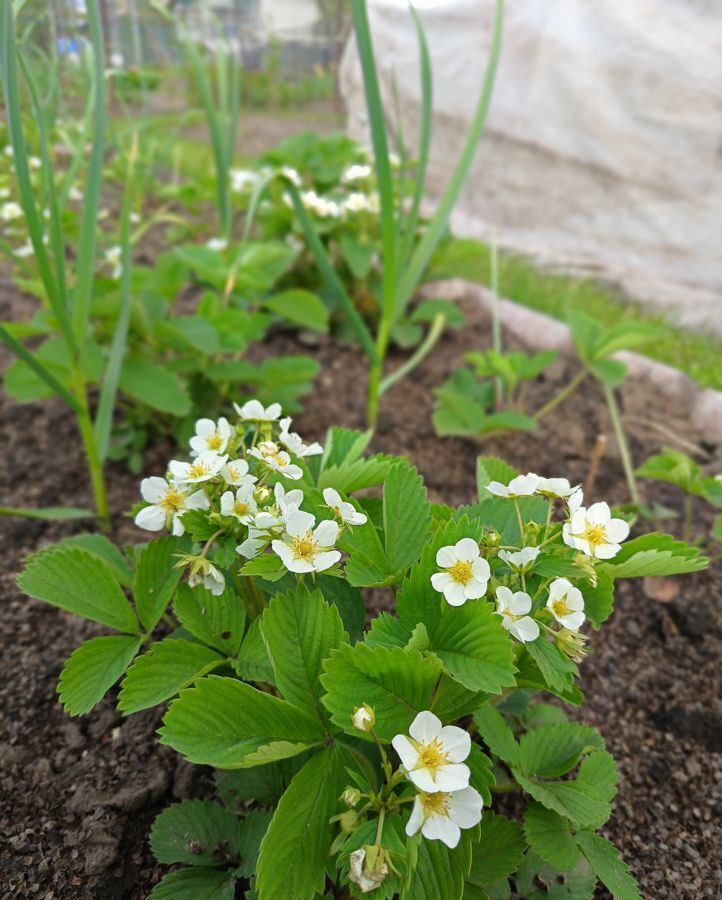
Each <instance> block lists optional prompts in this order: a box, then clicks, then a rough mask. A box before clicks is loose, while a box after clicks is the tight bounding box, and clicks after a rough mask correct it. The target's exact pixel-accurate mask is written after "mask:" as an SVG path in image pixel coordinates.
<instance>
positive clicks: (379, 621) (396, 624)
mask: <svg viewBox="0 0 722 900" xmlns="http://www.w3.org/2000/svg"><path fill="white" fill-rule="evenodd" d="M411 634H412V632H411V630H410V629H409V628H408V627H407V626H406V625H404V624H403V622H401V621H400V619H397V618H396V617H395V616H392V615H391V614H390V613H387V612H380V613H379V614H378V615H377V616H376V618H375V619H374V620H373V621H372V622H371V628H370V630H369V631H368V632H367V634H366V636H365V638H364V643H365V644H367V645H368V646H369V647H406V646H407V644H408V643H409V641H410V640H411Z"/></svg>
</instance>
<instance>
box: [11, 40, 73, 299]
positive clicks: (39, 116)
mask: <svg viewBox="0 0 722 900" xmlns="http://www.w3.org/2000/svg"><path fill="white" fill-rule="evenodd" d="M20 66H21V68H22V70H23V75H24V76H25V82H26V84H27V86H28V90H29V92H30V99H31V101H32V104H33V113H34V116H35V121H36V124H37V128H38V134H39V137H40V159H41V161H42V167H43V168H42V172H43V187H44V193H45V196H46V198H47V206H48V210H49V212H50V222H49V225H50V244H51V247H52V251H53V257H54V259H55V279H56V285H57V289H58V294H59V295H60V299H61V301H62V305H63V308H64V309H67V296H68V295H67V283H66V278H65V240H64V237H63V229H62V225H61V221H60V209H59V206H58V198H57V194H56V192H55V171H54V167H53V163H52V160H51V158H50V148H49V145H48V128H47V123H46V121H45V112H44V109H43V107H42V106H41V104H40V100H39V98H38V92H37V89H36V87H35V83H34V81H33V78H32V75H31V73H30V70H29V68H28V66H27V65H26V64H25V62H24V60H23V58H22V56H21V57H20Z"/></svg>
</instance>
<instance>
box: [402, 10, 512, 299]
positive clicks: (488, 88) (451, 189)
mask: <svg viewBox="0 0 722 900" xmlns="http://www.w3.org/2000/svg"><path fill="white" fill-rule="evenodd" d="M503 20H504V0H496V11H495V15H494V27H493V32H492V39H491V48H490V52H489V60H488V62H487V66H486V72H485V74H484V82H483V85H482V89H481V94H480V95H479V101H478V103H477V107H476V112H475V114H474V119H473V121H472V124H471V128H470V129H469V134H468V135H467V138H466V143H465V145H464V149H463V150H462V152H461V155H460V157H459V161H458V162H457V164H456V168H455V169H454V173H453V175H452V176H451V180H450V181H449V184H448V185H447V188H446V190H445V191H444V195H443V197H442V198H441V202H440V203H439V206H438V208H437V210H436V213H435V214H434V216H433V218H432V219H431V222H430V223H429V226H428V228H427V230H426V232H425V233H424V236H423V237H422V238H421V240H420V241H419V243H418V244H417V246H416V249H415V250H414V253H413V256H412V257H411V260H410V262H409V264H408V266H407V267H406V270H405V271H404V272H403V274H402V276H401V278H400V279H399V283H398V288H397V291H396V314H397V315H399V314H400V313H401V312H403V310H404V308H405V307H406V304H407V303H408V301H409V298H410V297H411V295H412V294H413V292H414V291H415V290H416V287H417V285H418V284H419V281H420V280H421V277H422V275H423V272H424V269H425V268H426V266H427V264H428V262H429V259H431V256H432V254H433V252H434V250H435V249H436V247H437V246H438V243H439V241H440V240H441V238H442V236H443V234H444V231H445V230H446V225H447V222H448V220H449V216H450V215H451V211H452V209H453V208H454V204H455V203H456V201H457V199H458V197H459V194H460V193H461V189H462V187H463V186H464V182H465V181H466V179H467V177H468V175H469V170H470V169H471V164H472V162H473V160H474V155H475V154H476V148H477V147H478V145H479V141H480V140H481V136H482V134H483V132H484V125H485V124H486V117H487V113H488V111H489V104H490V101H491V94H492V90H493V87H494V78H495V76H496V70H497V67H498V63H499V55H500V52H501V36H502V27H503Z"/></svg>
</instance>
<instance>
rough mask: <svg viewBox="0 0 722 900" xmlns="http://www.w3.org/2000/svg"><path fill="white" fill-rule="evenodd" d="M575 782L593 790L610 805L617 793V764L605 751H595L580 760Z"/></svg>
mask: <svg viewBox="0 0 722 900" xmlns="http://www.w3.org/2000/svg"><path fill="white" fill-rule="evenodd" d="M577 781H578V782H579V783H580V784H586V785H588V786H589V787H590V788H593V789H594V790H595V791H596V792H597V793H598V794H599V796H600V797H602V799H604V800H608V801H609V802H610V803H611V801H612V800H613V799H614V795H615V794H616V792H617V764H616V762H615V761H614V757H613V756H612V754H611V753H608V752H607V751H606V750H596V751H595V752H594V753H590V754H589V756H586V757H585V758H584V759H583V760H582V764H581V766H579V774H578V775H577Z"/></svg>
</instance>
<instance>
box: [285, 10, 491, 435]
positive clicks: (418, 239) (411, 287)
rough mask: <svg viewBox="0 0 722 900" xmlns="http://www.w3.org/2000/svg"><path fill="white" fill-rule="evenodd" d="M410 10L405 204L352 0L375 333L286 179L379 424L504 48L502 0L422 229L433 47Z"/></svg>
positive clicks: (438, 324)
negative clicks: (355, 344) (377, 266)
mask: <svg viewBox="0 0 722 900" xmlns="http://www.w3.org/2000/svg"><path fill="white" fill-rule="evenodd" d="M411 10H412V14H413V17H414V21H415V24H416V30H417V37H418V45H419V56H420V64H421V97H422V100H421V129H420V143H419V152H418V162H417V164H416V167H415V172H414V177H413V188H412V191H411V197H410V201H409V203H408V204H405V203H404V197H403V195H401V197H400V196H399V193H398V191H396V190H395V188H394V177H393V166H392V154H391V151H390V148H389V140H388V136H387V130H386V118H385V113H384V107H383V103H382V99H381V90H380V86H379V80H378V73H377V69H376V62H375V58H374V50H373V43H372V40H371V32H370V28H369V22H368V14H367V9H366V0H352V2H351V11H352V14H353V21H354V29H355V34H356V43H357V46H358V53H359V58H360V62H361V69H362V72H363V79H364V86H365V90H366V104H367V109H368V115H369V124H370V129H371V142H372V147H373V156H374V167H375V171H376V180H377V184H378V192H379V208H380V232H381V246H380V258H381V270H382V283H381V287H380V300H379V306H380V318H379V321H378V326H377V329H376V332H375V334H372V333H371V332H370V331H369V328H368V326H367V325H366V323H365V322H364V320H363V318H362V317H361V316H360V315H359V313H358V310H357V309H356V307H355V306H354V303H353V300H352V298H351V297H350V296H349V295H348V292H347V291H346V289H345V286H344V284H343V282H342V281H341V279H340V278H339V277H338V275H337V273H336V272H335V270H334V267H333V264H332V262H331V260H330V259H329V256H328V254H327V253H326V251H325V248H324V246H323V243H322V241H321V240H320V239H319V235H318V232H317V229H316V228H315V227H314V222H313V220H312V218H311V216H309V214H308V211H307V209H306V207H305V206H304V204H303V201H302V198H301V195H300V193H299V191H298V189H297V188H296V186H295V185H293V184H292V183H291V182H290V181H289V184H288V191H289V193H290V195H291V198H292V200H293V205H294V209H295V212H296V215H297V216H298V219H299V222H300V223H301V226H302V227H303V230H304V233H305V235H306V239H307V242H308V245H309V248H310V250H311V252H312V253H313V255H314V257H315V259H316V262H317V264H318V267H319V271H320V273H321V275H322V277H323V279H324V281H325V282H326V285H327V287H328V289H329V291H330V292H331V293H332V295H333V296H334V298H335V301H336V302H337V303H338V304H339V305H341V306H342V308H343V309H344V312H345V313H346V316H347V317H348V319H349V321H350V322H351V324H352V326H353V328H354V330H355V332H356V337H357V339H358V341H359V343H360V344H361V346H362V347H363V349H364V351H365V353H366V355H367V357H368V360H369V382H368V405H367V420H368V423H369V425H370V426H372V427H373V426H374V425H375V423H376V419H377V416H378V405H379V398H380V396H381V395H382V394H384V393H385V392H386V391H387V390H388V389H389V388H390V387H391V385H392V384H393V383H394V382H395V381H396V380H398V378H396V377H393V376H392V377H391V378H389V377H388V376H387V375H386V374H385V371H384V363H385V360H386V355H387V352H388V348H389V344H390V341H391V339H392V335H393V332H394V328H395V327H396V325H397V324H398V323H399V321H400V320H401V318H402V317H403V314H404V311H405V310H406V308H407V306H408V304H409V302H410V300H411V298H412V297H413V296H414V294H415V292H416V290H417V288H418V286H419V284H420V283H421V281H422V279H423V277H424V273H425V271H426V270H427V267H428V264H429V261H430V259H431V257H432V255H433V253H434V251H435V250H436V248H437V247H438V245H439V243H440V242H441V240H442V238H443V237H444V234H445V232H446V229H447V226H448V221H449V216H450V215H451V211H452V209H453V207H454V205H455V203H456V201H457V199H458V197H459V194H460V192H461V190H462V188H463V186H464V183H465V181H466V178H467V176H468V174H469V170H470V168H471V164H472V162H473V159H474V155H475V153H476V149H477V146H478V144H479V141H480V139H481V135H482V133H483V130H484V124H485V121H486V115H487V112H488V109H489V103H490V100H491V93H492V88H493V84H494V76H495V74H496V68H497V63H498V60H499V53H500V49H501V32H502V18H503V0H497V3H496V12H495V18H494V25H493V30H492V39H491V49H490V52H489V59H488V63H487V68H486V73H485V76H484V79H483V81H482V85H481V91H480V95H479V99H478V102H477V106H476V111H475V113H474V117H473V120H472V123H471V126H470V128H469V133H468V135H467V139H466V142H465V144H464V148H463V150H462V152H461V154H460V156H459V159H458V161H457V164H456V166H455V168H454V170H453V172H452V175H451V178H450V180H449V184H448V186H447V188H446V190H445V192H444V194H443V196H442V198H441V200H440V202H439V204H438V207H437V209H436V212H435V213H434V215H433V216H432V217H431V219H430V221H429V222H428V225H427V227H426V228H425V229H424V231H423V233H421V234H419V233H418V230H417V225H418V221H419V211H420V208H421V200H422V198H423V194H424V188H425V181H426V168H427V164H428V158H429V148H430V144H431V119H432V70H431V59H430V55H429V49H428V45H427V41H426V36H425V34H424V29H423V26H422V24H421V20H420V18H419V17H418V15H417V14H416V12H415V10H414V9H413V7H412V8H411ZM402 149H403V148H402ZM406 162H407V161H406V160H405V159H403V158H402V159H401V161H400V163H401V166H402V169H403V171H406ZM443 319H444V317H443V313H439V316H438V317H437V318H436V319H435V321H434V322H433V323H432V325H431V326H430V328H429V330H428V333H427V337H426V339H425V340H424V341H423V343H422V345H421V347H420V349H419V351H417V353H415V354H414V357H413V364H414V365H417V364H418V363H419V362H420V361H421V360H422V359H423V357H424V356H425V355H426V354H427V353H429V352H430V350H431V349H432V347H433V346H434V344H435V342H436V341H437V340H438V338H439V337H440V335H441V333H442V331H443V327H444V321H443ZM408 370H409V367H408V366H407V367H405V370H404V374H407V373H408Z"/></svg>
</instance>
